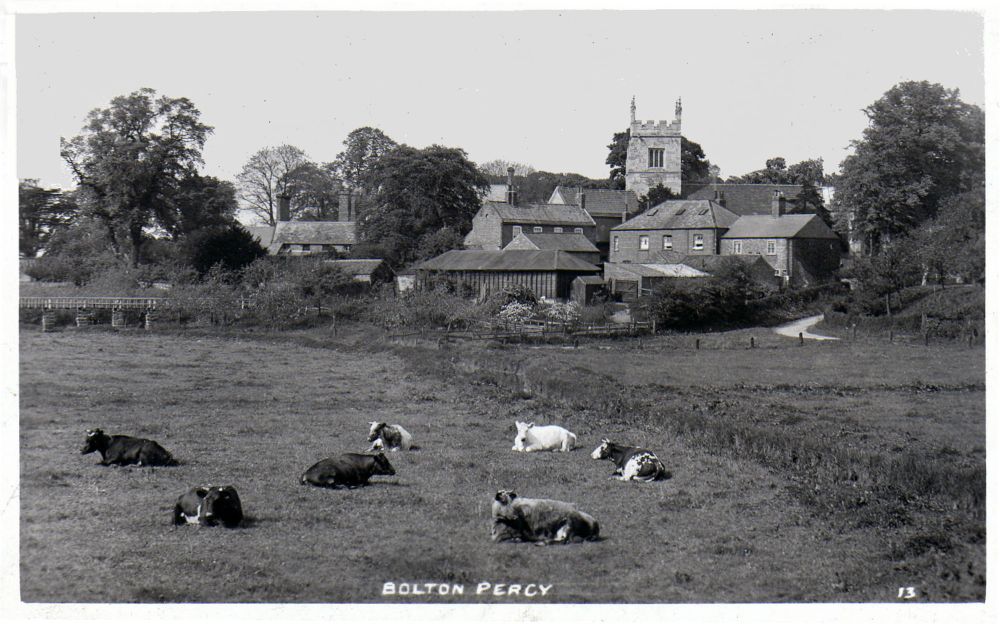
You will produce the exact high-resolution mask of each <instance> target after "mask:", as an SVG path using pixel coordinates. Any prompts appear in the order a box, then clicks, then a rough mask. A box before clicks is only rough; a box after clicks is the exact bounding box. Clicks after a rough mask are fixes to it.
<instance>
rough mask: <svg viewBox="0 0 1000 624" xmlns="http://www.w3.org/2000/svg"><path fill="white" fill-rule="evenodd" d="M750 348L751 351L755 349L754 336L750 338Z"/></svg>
mask: <svg viewBox="0 0 1000 624" xmlns="http://www.w3.org/2000/svg"><path fill="white" fill-rule="evenodd" d="M750 348H751V349H753V348H754V341H753V336H750Z"/></svg>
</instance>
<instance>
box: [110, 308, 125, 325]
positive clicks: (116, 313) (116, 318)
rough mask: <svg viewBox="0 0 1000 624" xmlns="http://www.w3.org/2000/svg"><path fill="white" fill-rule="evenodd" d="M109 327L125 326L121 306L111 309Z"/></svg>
mask: <svg viewBox="0 0 1000 624" xmlns="http://www.w3.org/2000/svg"><path fill="white" fill-rule="evenodd" d="M111 327H113V328H114V329H122V328H123V327H125V312H124V311H123V310H122V309H121V308H114V309H113V310H111Z"/></svg>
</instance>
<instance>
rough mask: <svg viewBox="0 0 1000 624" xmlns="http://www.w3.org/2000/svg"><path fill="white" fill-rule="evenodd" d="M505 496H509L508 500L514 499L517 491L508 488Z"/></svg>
mask: <svg viewBox="0 0 1000 624" xmlns="http://www.w3.org/2000/svg"><path fill="white" fill-rule="evenodd" d="M507 498H509V499H510V500H514V499H515V498H517V492H515V491H514V490H508V491H507Z"/></svg>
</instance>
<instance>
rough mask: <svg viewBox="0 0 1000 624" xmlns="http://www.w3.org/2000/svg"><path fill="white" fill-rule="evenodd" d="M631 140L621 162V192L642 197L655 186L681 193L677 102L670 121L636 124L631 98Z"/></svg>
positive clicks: (633, 104)
mask: <svg viewBox="0 0 1000 624" xmlns="http://www.w3.org/2000/svg"><path fill="white" fill-rule="evenodd" d="M629 130H630V132H631V137H630V138H629V141H628V155H627V157H626V160H625V189H626V190H629V191H635V194H636V195H638V196H639V197H642V196H643V195H645V194H646V193H647V192H649V189H650V188H651V187H654V186H656V185H657V184H663V186H665V187H667V188H669V189H670V190H671V191H673V192H674V193H675V194H676V195H678V196H679V195H680V194H681V100H680V98H678V99H677V106H676V107H675V108H674V120H673V121H670V122H668V121H666V120H661V121H641V120H640V121H636V119H635V98H634V97H633V98H632V123H631V125H630V126H629Z"/></svg>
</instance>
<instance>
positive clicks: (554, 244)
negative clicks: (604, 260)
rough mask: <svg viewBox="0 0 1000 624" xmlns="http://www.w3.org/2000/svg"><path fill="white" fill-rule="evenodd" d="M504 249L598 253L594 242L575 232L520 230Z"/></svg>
mask: <svg viewBox="0 0 1000 624" xmlns="http://www.w3.org/2000/svg"><path fill="white" fill-rule="evenodd" d="M504 249H505V250H508V249H509V250H513V249H543V250H549V251H570V252H577V253H583V252H590V253H600V250H599V249H597V247H595V246H594V243H592V242H590V240H589V239H588V238H587V237H586V236H584V235H583V234H578V233H576V232H564V233H562V234H557V233H554V232H553V233H543V234H537V233H534V232H521V233H520V234H518V235H517V236H515V237H514V240H512V241H510V242H509V243H507V246H506V247H504Z"/></svg>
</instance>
